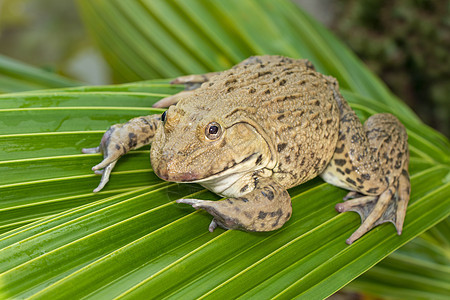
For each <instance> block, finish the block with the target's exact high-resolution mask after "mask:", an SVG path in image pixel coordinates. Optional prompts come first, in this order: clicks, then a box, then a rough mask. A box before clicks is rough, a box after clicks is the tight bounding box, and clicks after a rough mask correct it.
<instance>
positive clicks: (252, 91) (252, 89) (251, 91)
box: [248, 88, 256, 94]
mask: <svg viewBox="0 0 450 300" xmlns="http://www.w3.org/2000/svg"><path fill="white" fill-rule="evenodd" d="M248 92H249V93H250V94H254V93H255V92H256V90H255V89H254V88H251V89H250V90H248Z"/></svg>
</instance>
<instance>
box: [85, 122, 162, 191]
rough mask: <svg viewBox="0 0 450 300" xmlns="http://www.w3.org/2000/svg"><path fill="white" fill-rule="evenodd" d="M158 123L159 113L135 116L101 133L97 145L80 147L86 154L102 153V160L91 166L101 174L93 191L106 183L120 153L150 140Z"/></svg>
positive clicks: (143, 144)
mask: <svg viewBox="0 0 450 300" xmlns="http://www.w3.org/2000/svg"><path fill="white" fill-rule="evenodd" d="M160 123H161V117H160V115H150V116H143V117H137V118H134V119H131V120H130V121H128V122H126V123H123V124H116V125H113V126H111V127H110V128H109V129H108V130H107V131H106V132H105V134H104V135H103V137H102V140H101V142H100V145H99V146H98V147H95V148H84V149H82V152H83V153H87V154H89V153H103V160H102V161H101V162H100V163H99V164H97V165H95V166H94V167H93V168H92V170H93V171H94V172H95V173H96V174H101V175H102V179H101V180H100V184H99V185H98V187H97V188H96V189H95V190H94V193H95V192H98V191H100V190H101V189H102V188H103V187H104V186H105V185H106V183H107V182H108V180H109V176H110V174H111V171H112V169H113V168H114V166H115V165H116V163H117V161H118V159H119V158H120V157H121V156H122V155H124V154H126V153H127V152H128V151H130V150H134V149H138V148H140V147H142V146H145V145H148V144H150V143H151V142H152V140H153V137H154V135H155V133H156V129H157V127H158V126H159V124H160Z"/></svg>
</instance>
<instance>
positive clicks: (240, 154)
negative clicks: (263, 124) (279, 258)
mask: <svg viewBox="0 0 450 300" xmlns="http://www.w3.org/2000/svg"><path fill="white" fill-rule="evenodd" d="M219 111H220V110H219ZM213 112H215V113H213ZM161 119H162V123H163V124H162V127H161V128H160V129H159V130H158V131H157V133H156V136H155V139H154V142H153V144H152V149H151V162H152V167H153V170H154V171H155V173H156V174H157V175H158V176H159V177H160V178H161V179H164V180H167V181H175V182H205V181H208V182H211V181H214V180H216V179H217V180H220V181H222V180H224V179H225V180H228V178H230V180H232V179H231V178H236V175H238V174H242V175H244V174H248V172H252V171H254V170H258V169H261V168H264V167H265V166H267V164H268V163H269V161H271V159H272V158H271V152H272V151H271V150H270V149H269V146H268V143H267V142H266V139H265V137H264V135H263V134H262V133H261V132H260V130H259V129H258V128H256V126H257V125H255V124H252V121H251V120H244V119H242V120H236V118H234V119H233V120H231V119H230V118H228V117H226V116H224V115H223V114H220V113H219V112H218V110H217V109H212V108H211V107H208V108H205V107H204V106H203V105H198V106H195V105H193V104H191V103H189V105H182V103H181V102H180V103H178V105H177V106H171V107H170V108H169V109H168V110H167V111H166V112H165V113H164V114H163V115H162V117H161ZM237 177H239V176H237Z"/></svg>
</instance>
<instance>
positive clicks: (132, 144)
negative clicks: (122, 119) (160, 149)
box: [128, 132, 137, 149]
mask: <svg viewBox="0 0 450 300" xmlns="http://www.w3.org/2000/svg"><path fill="white" fill-rule="evenodd" d="M128 138H129V139H130V140H129V141H128V148H130V149H131V148H133V147H136V145H137V138H136V135H135V134H134V133H133V132H130V133H128Z"/></svg>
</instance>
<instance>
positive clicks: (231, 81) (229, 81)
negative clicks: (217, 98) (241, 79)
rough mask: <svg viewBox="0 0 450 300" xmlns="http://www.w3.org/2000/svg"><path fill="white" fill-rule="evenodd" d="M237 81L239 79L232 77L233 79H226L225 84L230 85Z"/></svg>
mask: <svg viewBox="0 0 450 300" xmlns="http://www.w3.org/2000/svg"><path fill="white" fill-rule="evenodd" d="M230 75H232V74H230ZM236 82H237V80H236V79H231V80H228V81H226V82H225V86H229V85H230V84H232V83H236Z"/></svg>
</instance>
